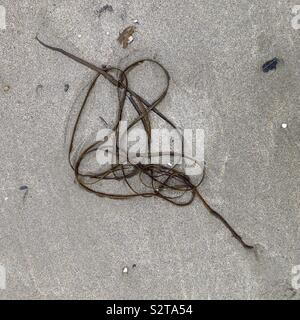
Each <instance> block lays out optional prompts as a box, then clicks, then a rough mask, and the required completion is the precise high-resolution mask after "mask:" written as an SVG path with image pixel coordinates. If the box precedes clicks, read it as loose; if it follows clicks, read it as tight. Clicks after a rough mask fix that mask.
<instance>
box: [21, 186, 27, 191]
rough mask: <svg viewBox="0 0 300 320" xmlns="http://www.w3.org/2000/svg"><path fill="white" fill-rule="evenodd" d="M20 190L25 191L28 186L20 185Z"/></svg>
mask: <svg viewBox="0 0 300 320" xmlns="http://www.w3.org/2000/svg"><path fill="white" fill-rule="evenodd" d="M20 190H21V191H27V190H28V187H27V186H21V187H20Z"/></svg>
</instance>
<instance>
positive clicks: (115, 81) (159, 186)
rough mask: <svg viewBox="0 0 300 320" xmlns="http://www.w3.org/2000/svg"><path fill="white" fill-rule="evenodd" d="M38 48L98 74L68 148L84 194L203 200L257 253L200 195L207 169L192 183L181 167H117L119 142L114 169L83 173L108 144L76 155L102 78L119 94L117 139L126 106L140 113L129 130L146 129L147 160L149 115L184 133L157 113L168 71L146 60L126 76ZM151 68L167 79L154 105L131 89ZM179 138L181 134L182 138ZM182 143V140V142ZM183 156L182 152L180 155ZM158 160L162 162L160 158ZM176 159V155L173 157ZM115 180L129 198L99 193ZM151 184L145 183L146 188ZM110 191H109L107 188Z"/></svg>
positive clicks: (184, 202)
mask: <svg viewBox="0 0 300 320" xmlns="http://www.w3.org/2000/svg"><path fill="white" fill-rule="evenodd" d="M36 39H37V40H38V42H39V43H40V44H41V45H43V46H44V47H46V48H48V49H51V50H53V51H57V52H60V53H62V54H63V55H65V56H67V57H68V58H70V59H72V60H74V61H76V62H78V63H80V64H82V65H84V66H86V67H88V68H90V69H92V70H94V71H95V72H96V75H95V78H94V79H93V81H92V83H91V84H90V86H89V88H88V90H87V93H86V95H85V97H84V101H83V103H82V105H81V107H80V109H79V112H78V114H77V118H76V121H75V124H74V127H73V129H72V133H71V141H70V145H69V152H68V157H69V163H70V166H71V168H72V170H73V171H74V174H75V178H76V181H77V183H78V184H79V185H80V186H81V187H82V188H83V189H85V190H86V191H88V192H91V193H93V194H94V195H96V196H98V197H106V198H110V199H115V200H124V199H130V198H136V197H144V198H148V197H157V198H160V199H162V200H165V201H167V202H169V203H172V204H173V205H176V206H181V207H184V206H188V205H190V204H191V203H192V202H193V201H194V200H195V199H196V198H197V199H198V200H200V201H201V202H202V203H203V205H204V206H205V208H206V209H207V210H208V211H209V212H210V213H211V214H212V215H213V216H214V217H216V218H217V219H218V220H220V221H221V222H222V223H223V224H224V225H225V227H226V228H227V229H228V230H229V231H230V232H231V234H232V235H233V236H234V237H235V238H236V239H237V240H238V241H239V242H240V243H241V244H242V245H243V247H244V248H246V249H253V246H251V245H248V244H247V243H245V242H244V241H243V239H242V237H241V236H240V235H239V234H238V233H237V232H236V231H235V230H234V229H233V227H232V226H231V225H230V224H229V223H228V222H227V221H226V220H225V218H223V216H222V215H221V214H220V213H218V212H217V211H215V210H214V209H213V208H212V207H211V206H210V205H209V204H208V202H207V201H206V200H205V199H204V197H203V196H202V194H201V193H200V191H199V186H200V185H201V183H202V182H203V179H204V176H205V170H204V169H203V173H202V176H201V177H200V178H199V181H198V182H194V181H192V179H191V177H190V176H188V175H187V174H186V173H185V172H184V171H183V170H182V169H181V168H179V166H177V165H176V164H174V165H173V166H169V165H163V164H153V163H151V164H144V163H140V162H138V163H135V162H133V161H131V160H130V159H129V158H128V157H127V159H126V160H127V161H126V163H125V162H121V161H119V157H120V152H121V150H120V146H119V145H118V141H119V139H116V140H115V141H116V142H115V143H116V145H115V148H114V150H115V151H114V152H115V153H116V159H117V161H116V164H113V165H110V166H109V168H105V169H103V168H97V169H96V170H93V171H92V172H91V171H89V172H85V171H84V170H83V169H82V162H83V161H84V160H85V159H86V158H87V157H88V156H90V155H91V154H93V153H95V154H96V152H97V150H98V148H100V147H101V145H103V144H104V141H103V140H101V141H96V142H94V143H92V144H90V145H89V146H88V147H85V148H84V150H81V151H80V152H79V153H78V154H76V153H74V150H75V145H74V144H75V143H74V138H75V135H76V133H77V131H78V127H79V126H78V124H79V121H80V118H81V117H82V114H83V111H84V109H85V107H86V105H87V101H88V99H89V97H90V95H91V93H92V92H93V90H94V89H95V85H96V83H97V81H98V80H99V78H100V77H104V78H105V79H106V80H107V81H109V83H110V84H112V85H113V86H114V87H115V88H116V90H117V94H118V112H117V120H116V122H115V124H114V126H113V132H114V133H115V134H116V136H117V137H118V136H119V129H120V122H121V121H122V119H123V116H124V106H125V102H126V101H129V103H130V104H131V106H132V107H133V109H134V110H135V112H136V113H137V116H136V118H135V119H134V120H133V121H131V122H129V124H128V127H127V131H129V130H131V129H132V128H133V127H134V126H135V125H136V124H137V123H142V125H143V127H144V129H145V132H146V134H147V138H148V154H147V155H146V156H149V157H150V156H151V150H150V141H151V128H152V124H151V120H150V116H149V115H150V113H155V114H156V115H157V116H159V117H160V118H161V119H162V120H163V121H164V122H166V123H167V124H168V125H170V126H171V127H172V128H173V129H175V130H177V131H178V132H179V133H180V130H179V129H178V128H177V127H176V125H175V124H174V123H173V122H172V121H171V120H170V119H168V118H167V117H166V116H165V115H164V114H163V113H162V112H161V111H159V110H158V106H159V104H160V103H161V102H162V101H163V100H164V98H165V97H166V95H167V92H168V89H169V83H170V75H169V73H168V71H167V70H166V69H165V68H164V67H163V66H162V65H161V64H160V63H159V62H157V61H154V60H152V59H143V60H139V61H136V62H134V63H133V64H131V65H129V66H128V67H127V68H125V69H124V70H121V69H120V68H116V67H110V66H109V67H106V66H102V67H98V66H96V65H94V64H92V63H89V62H87V61H85V60H83V59H81V58H79V57H77V56H75V55H73V54H71V53H69V52H66V51H65V50H63V49H61V48H56V47H52V46H50V45H48V44H46V43H44V42H42V41H41V40H40V39H39V38H38V37H36ZM145 62H148V63H152V64H154V65H156V66H158V67H159V68H161V70H162V71H163V73H164V76H165V78H166V86H165V87H164V88H163V89H162V92H161V94H160V95H159V97H158V98H157V99H156V100H155V101H153V102H151V103H150V102H149V101H147V100H146V99H145V98H143V97H142V96H141V95H139V94H137V93H136V92H135V91H134V90H133V89H132V88H130V86H129V83H128V74H129V73H130V72H131V71H132V70H134V69H135V68H136V67H137V66H140V65H143V63H145ZM180 134H181V133H180ZM182 143H184V140H183V139H182ZM182 150H183V149H182ZM159 156H162V155H161V154H160V155H159ZM173 156H176V154H173ZM181 157H182V158H184V157H185V155H184V152H183V151H182V154H181ZM134 177H137V178H138V179H139V181H140V186H143V188H145V190H146V191H138V190H137V189H136V188H135V187H134V186H133V183H132V181H133V178H134ZM108 180H115V181H123V182H125V184H126V186H127V187H128V193H126V194H123V193H117V192H113V191H107V190H106V191H103V190H99V187H98V186H99V185H100V184H101V188H103V185H104V186H105V185H106V184H105V181H108ZM146 181H147V182H146ZM109 186H111V185H110V184H109Z"/></svg>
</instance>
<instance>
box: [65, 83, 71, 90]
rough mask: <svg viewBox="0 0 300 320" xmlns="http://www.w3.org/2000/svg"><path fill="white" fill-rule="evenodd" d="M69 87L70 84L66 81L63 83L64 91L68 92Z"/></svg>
mask: <svg viewBox="0 0 300 320" xmlns="http://www.w3.org/2000/svg"><path fill="white" fill-rule="evenodd" d="M69 89H70V85H69V84H67V83H66V84H65V88H64V91H65V92H68V91H69Z"/></svg>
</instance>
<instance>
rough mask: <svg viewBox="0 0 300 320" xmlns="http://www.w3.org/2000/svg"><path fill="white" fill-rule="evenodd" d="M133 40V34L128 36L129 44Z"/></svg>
mask: <svg viewBox="0 0 300 320" xmlns="http://www.w3.org/2000/svg"><path fill="white" fill-rule="evenodd" d="M132 41H133V36H130V37H129V38H128V44H129V43H131V42H132Z"/></svg>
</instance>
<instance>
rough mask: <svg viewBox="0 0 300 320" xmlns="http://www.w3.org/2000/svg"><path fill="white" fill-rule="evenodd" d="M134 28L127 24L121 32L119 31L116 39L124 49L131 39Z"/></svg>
mask: <svg viewBox="0 0 300 320" xmlns="http://www.w3.org/2000/svg"><path fill="white" fill-rule="evenodd" d="M135 30H136V28H135V27H134V26H129V27H127V28H126V29H124V31H123V32H122V33H120V35H119V38H118V41H119V43H120V44H121V45H122V46H123V48H124V49H126V48H127V47H128V45H129V43H131V42H132V41H133V36H132V35H133V34H134V32H135Z"/></svg>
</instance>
